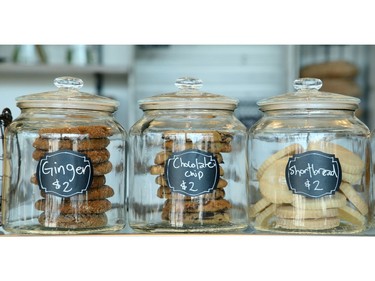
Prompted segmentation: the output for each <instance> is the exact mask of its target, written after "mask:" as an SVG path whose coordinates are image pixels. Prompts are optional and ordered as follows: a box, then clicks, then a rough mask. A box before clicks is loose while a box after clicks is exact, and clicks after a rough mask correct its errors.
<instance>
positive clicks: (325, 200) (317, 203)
mask: <svg viewBox="0 0 375 281" xmlns="http://www.w3.org/2000/svg"><path fill="white" fill-rule="evenodd" d="M292 205H293V206H294V207H295V208H298V209H314V210H321V209H330V208H341V207H343V206H345V205H346V197H345V196H344V195H343V194H342V193H340V192H336V193H335V194H333V195H327V196H323V197H320V198H307V197H305V196H303V195H299V194H294V195H293V200H292Z"/></svg>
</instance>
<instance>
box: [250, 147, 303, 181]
mask: <svg viewBox="0 0 375 281" xmlns="http://www.w3.org/2000/svg"><path fill="white" fill-rule="evenodd" d="M302 151H303V147H302V145H300V144H298V143H293V144H291V145H288V146H287V147H284V148H283V149H281V150H279V151H277V152H276V153H274V154H272V155H271V156H270V157H268V158H267V159H266V160H265V161H264V162H263V163H262V165H260V167H259V168H258V172H257V178H258V180H259V179H260V178H261V177H262V176H263V173H264V172H265V171H266V170H267V169H268V167H269V166H270V165H272V164H273V163H274V162H275V161H276V160H279V159H281V158H284V157H286V156H292V155H293V154H296V153H301V152H302Z"/></svg>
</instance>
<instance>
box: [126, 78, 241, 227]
mask: <svg viewBox="0 0 375 281" xmlns="http://www.w3.org/2000/svg"><path fill="white" fill-rule="evenodd" d="M175 85H176V86H177V87H178V91H177V92H173V93H167V94H161V95H157V96H153V97H149V98H146V99H143V100H140V101H139V105H140V108H141V109H142V110H143V116H142V118H141V119H140V120H138V121H137V122H136V123H135V124H134V125H133V126H132V128H131V129H130V132H129V139H130V144H131V150H130V153H129V155H130V157H129V172H128V174H129V225H130V226H131V227H132V228H133V229H134V230H135V231H137V232H138V231H139V232H185V233H186V232H238V231H244V230H245V229H247V228H248V201H247V198H248V197H247V196H248V194H247V188H246V184H247V156H246V144H247V132H246V127H245V126H244V124H242V123H241V122H240V121H239V120H238V119H237V118H236V117H235V116H234V110H235V108H236V107H237V104H238V100H236V99H232V98H228V97H225V96H222V95H216V94H211V93H206V92H202V91H201V90H200V88H201V87H202V81H201V80H200V79H195V78H191V77H183V78H180V79H177V81H176V84H175Z"/></svg>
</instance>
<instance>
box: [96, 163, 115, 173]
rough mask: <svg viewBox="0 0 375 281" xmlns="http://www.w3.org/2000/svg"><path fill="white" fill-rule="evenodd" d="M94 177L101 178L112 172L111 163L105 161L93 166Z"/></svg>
mask: <svg viewBox="0 0 375 281" xmlns="http://www.w3.org/2000/svg"><path fill="white" fill-rule="evenodd" d="M93 170H94V176H103V175H105V174H108V173H109V172H111V171H112V163H111V162H110V161H106V162H103V163H98V164H94V165H93Z"/></svg>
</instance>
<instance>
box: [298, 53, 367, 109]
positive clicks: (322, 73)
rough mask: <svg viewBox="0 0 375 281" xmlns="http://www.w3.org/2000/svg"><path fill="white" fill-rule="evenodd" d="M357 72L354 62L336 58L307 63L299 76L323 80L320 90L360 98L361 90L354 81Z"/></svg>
mask: <svg viewBox="0 0 375 281" xmlns="http://www.w3.org/2000/svg"><path fill="white" fill-rule="evenodd" d="M358 73H359V69H358V67H357V66H356V65H355V64H353V63H350V62H348V61H343V60H338V61H329V62H323V63H317V64H311V65H307V66H305V67H303V68H301V70H300V77H301V78H304V77H311V78H319V79H320V80H322V81H323V86H322V88H321V91H324V92H330V93H339V94H342V95H348V96H353V97H358V98H361V97H362V92H363V91H362V90H361V87H360V85H359V84H358V83H357V81H356V78H357V76H358ZM359 114H360V112H357V115H359Z"/></svg>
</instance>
